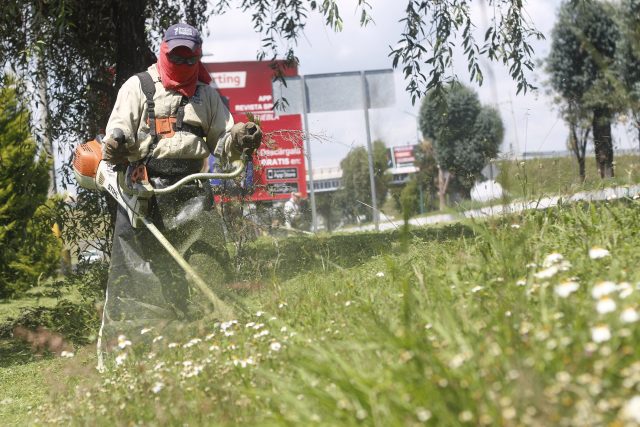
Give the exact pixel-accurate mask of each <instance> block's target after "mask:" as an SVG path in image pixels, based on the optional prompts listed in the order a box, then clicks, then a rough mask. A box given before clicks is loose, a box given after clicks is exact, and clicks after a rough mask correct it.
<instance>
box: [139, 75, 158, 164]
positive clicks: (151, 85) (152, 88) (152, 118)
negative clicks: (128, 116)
mask: <svg viewBox="0 0 640 427" xmlns="http://www.w3.org/2000/svg"><path fill="white" fill-rule="evenodd" d="M136 76H138V78H139V79H140V86H142V92H143V93H144V96H146V98H147V115H148V116H149V134H150V135H151V144H150V145H149V151H148V152H147V155H146V157H145V158H144V160H142V163H143V164H144V165H145V166H146V165H147V163H149V160H151V157H153V150H155V148H156V145H158V141H159V140H160V138H158V133H157V131H156V111H155V106H156V103H155V102H154V101H153V96H154V95H155V94H156V83H155V82H154V81H153V77H151V74H149V72H148V71H143V72H142V73H138V74H136Z"/></svg>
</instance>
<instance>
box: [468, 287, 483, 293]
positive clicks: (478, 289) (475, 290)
mask: <svg viewBox="0 0 640 427" xmlns="http://www.w3.org/2000/svg"><path fill="white" fill-rule="evenodd" d="M483 289H484V288H483V287H482V286H475V287H473V288H471V293H474V294H475V293H477V292H480V291H481V290H483Z"/></svg>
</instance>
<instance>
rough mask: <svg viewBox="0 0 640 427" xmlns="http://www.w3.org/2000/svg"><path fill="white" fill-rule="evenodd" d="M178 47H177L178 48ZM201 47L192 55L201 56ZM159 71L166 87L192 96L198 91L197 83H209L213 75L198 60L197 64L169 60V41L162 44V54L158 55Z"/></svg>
mask: <svg viewBox="0 0 640 427" xmlns="http://www.w3.org/2000/svg"><path fill="white" fill-rule="evenodd" d="M176 49H177V48H176ZM201 53H202V50H201V48H197V49H196V50H195V51H193V52H192V56H198V57H200V55H201ZM158 72H159V73H160V80H161V81H162V86H164V87H165V89H169V90H175V91H176V92H178V93H181V94H182V95H184V96H186V97H189V98H190V97H192V96H193V94H194V93H195V92H196V83H197V82H198V80H200V81H201V82H203V83H206V84H209V83H210V82H211V76H210V75H209V73H208V72H207V70H206V69H205V68H204V65H202V63H201V62H200V61H199V60H198V61H197V62H196V63H195V64H193V65H189V64H174V63H173V62H171V61H170V60H169V46H168V45H167V42H162V43H161V44H160V56H159V57H158Z"/></svg>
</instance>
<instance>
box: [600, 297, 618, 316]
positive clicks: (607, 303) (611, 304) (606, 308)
mask: <svg viewBox="0 0 640 427" xmlns="http://www.w3.org/2000/svg"><path fill="white" fill-rule="evenodd" d="M615 310H616V302H615V301H614V300H612V299H611V298H609V297H602V298H600V299H599V300H598V303H597V304H596V311H597V312H598V313H600V314H607V313H611V312H612V311H615Z"/></svg>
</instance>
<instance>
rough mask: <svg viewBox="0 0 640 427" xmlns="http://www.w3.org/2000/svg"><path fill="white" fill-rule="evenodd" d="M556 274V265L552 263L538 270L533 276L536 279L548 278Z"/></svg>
mask: <svg viewBox="0 0 640 427" xmlns="http://www.w3.org/2000/svg"><path fill="white" fill-rule="evenodd" d="M556 274H558V267H557V266H555V265H552V266H551V267H548V268H545V269H544V270H540V271H538V272H537V273H535V274H534V275H533V276H534V277H535V278H536V279H550V278H552V277H553V276H555V275H556Z"/></svg>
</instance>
